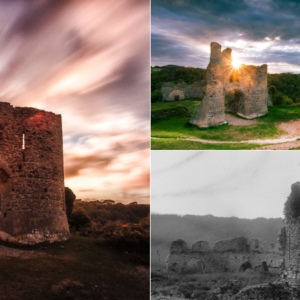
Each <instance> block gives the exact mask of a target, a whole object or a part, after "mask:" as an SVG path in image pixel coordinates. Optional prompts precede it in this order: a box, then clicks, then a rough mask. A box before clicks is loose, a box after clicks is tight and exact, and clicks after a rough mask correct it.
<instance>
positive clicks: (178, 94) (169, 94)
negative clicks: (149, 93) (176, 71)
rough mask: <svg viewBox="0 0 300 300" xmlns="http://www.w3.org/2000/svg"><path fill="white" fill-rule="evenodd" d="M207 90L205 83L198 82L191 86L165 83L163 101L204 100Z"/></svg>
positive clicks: (202, 81)
mask: <svg viewBox="0 0 300 300" xmlns="http://www.w3.org/2000/svg"><path fill="white" fill-rule="evenodd" d="M204 89H205V81H204V80H201V81H199V82H198V81H197V82H194V83H193V84H191V85H187V84H186V83H185V82H182V83H178V84H174V83H171V82H165V83H164V84H163V86H162V88H161V92H162V98H163V101H177V100H182V99H185V98H202V97H203V94H204Z"/></svg>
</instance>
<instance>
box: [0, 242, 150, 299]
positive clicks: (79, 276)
mask: <svg viewBox="0 0 300 300" xmlns="http://www.w3.org/2000/svg"><path fill="white" fill-rule="evenodd" d="M41 248H42V251H44V252H45V253H46V255H45V256H43V257H35V258H31V259H24V258H18V257H14V258H7V257H0V264H1V271H0V285H1V297H0V298H1V299H25V300H27V299H28V300H29V299H30V300H35V299H36V300H38V299H39V300H40V299H47V300H52V299H53V300H54V299H73V300H81V299H128V300H132V299H136V300H140V299H148V298H149V276H148V278H147V272H148V271H147V270H148V268H149V267H148V266H149V254H147V253H146V254H141V253H134V252H131V251H129V250H128V251H121V250H120V249H118V248H116V247H110V246H105V245H102V244H101V245H100V244H97V243H96V240H95V239H92V238H84V237H71V238H70V240H68V241H66V242H61V243H54V244H46V245H45V244H44V245H43V246H35V247H30V248H29V251H30V250H33V249H35V250H38V249H41ZM45 248H46V249H45ZM21 249H22V250H24V248H21ZM138 270H142V271H143V272H141V273H139V272H138ZM68 282H71V283H68Z"/></svg>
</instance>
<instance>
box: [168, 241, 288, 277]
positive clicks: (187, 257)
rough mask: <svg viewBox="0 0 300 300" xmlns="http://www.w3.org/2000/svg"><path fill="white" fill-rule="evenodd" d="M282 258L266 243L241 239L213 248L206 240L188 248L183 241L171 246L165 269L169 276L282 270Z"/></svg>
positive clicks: (277, 271) (223, 242) (220, 242)
mask: <svg viewBox="0 0 300 300" xmlns="http://www.w3.org/2000/svg"><path fill="white" fill-rule="evenodd" d="M282 262H283V257H282V255H281V253H280V252H279V251H278V247H277V246H276V245H274V244H272V243H270V242H268V241H262V240H259V239H247V238H244V237H239V238H234V239H231V240H222V241H219V242H216V243H215V245H214V247H213V248H210V247H209V244H208V243H207V242H205V241H198V242H195V243H194V244H193V245H192V247H191V248H189V247H188V246H187V243H186V242H185V241H183V240H177V241H175V242H173V243H172V244H171V247H170V255H169V257H168V260H167V270H168V272H171V273H177V274H186V273H215V272H238V271H241V270H242V271H244V270H245V269H247V268H251V269H253V270H262V268H263V266H264V270H265V269H266V267H265V266H267V269H268V270H269V271H270V272H275V273H279V272H280V271H281V267H282Z"/></svg>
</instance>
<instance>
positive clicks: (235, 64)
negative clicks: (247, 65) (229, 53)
mask: <svg viewBox="0 0 300 300" xmlns="http://www.w3.org/2000/svg"><path fill="white" fill-rule="evenodd" d="M231 64H232V66H233V68H234V69H236V70H237V69H239V68H240V67H241V63H240V62H239V61H238V60H233V61H232V63H231Z"/></svg>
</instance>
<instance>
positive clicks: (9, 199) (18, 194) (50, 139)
mask: <svg viewBox="0 0 300 300" xmlns="http://www.w3.org/2000/svg"><path fill="white" fill-rule="evenodd" d="M23 139H24V141H23ZM0 170H2V172H4V173H5V174H6V176H7V180H1V179H0V238H3V237H7V236H10V237H11V240H17V242H19V243H24V244H30V243H36V242H42V241H54V240H63V239H66V238H67V237H68V236H69V227H68V222H67V218H66V212H65V198H64V197H65V196H64V170H63V149H62V122H61V116H60V115H55V114H54V113H50V112H46V111H42V110H38V109H35V108H26V107H25V108H21V107H16V108H14V107H13V106H11V105H10V104H9V103H3V102H0Z"/></svg>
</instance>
